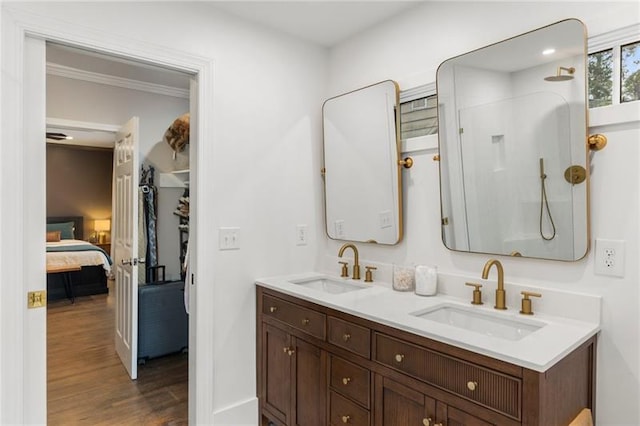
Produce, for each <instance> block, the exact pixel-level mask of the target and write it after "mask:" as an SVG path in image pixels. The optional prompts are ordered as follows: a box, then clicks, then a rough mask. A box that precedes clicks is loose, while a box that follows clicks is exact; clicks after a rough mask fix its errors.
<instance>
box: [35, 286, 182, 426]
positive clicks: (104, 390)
mask: <svg viewBox="0 0 640 426" xmlns="http://www.w3.org/2000/svg"><path fill="white" fill-rule="evenodd" d="M113 309H114V305H113V296H110V295H106V294H102V295H96V296H87V297H78V298H76V302H75V303H74V304H71V303H69V301H66V300H61V301H55V302H50V303H49V305H48V307H47V386H48V388H47V420H48V424H49V425H54V426H55V425H65V426H67V425H150V426H151V425H171V426H174V425H175V426H179V425H186V424H187V419H188V362H189V361H188V355H187V354H176V355H169V356H166V357H161V358H156V359H152V360H148V361H147V362H146V364H143V365H139V366H138V379H137V380H135V381H132V380H130V379H129V376H128V375H127V373H126V371H125V369H124V366H123V365H122V364H121V363H120V359H119V358H118V355H117V354H116V351H115V346H114V321H115V315H114V311H113Z"/></svg>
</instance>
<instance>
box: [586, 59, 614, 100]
mask: <svg viewBox="0 0 640 426" xmlns="http://www.w3.org/2000/svg"><path fill="white" fill-rule="evenodd" d="M612 93H613V49H609V50H604V51H602V52H597V53H592V54H590V55H589V108H597V107H601V106H605V105H611V100H612V97H613V95H612Z"/></svg>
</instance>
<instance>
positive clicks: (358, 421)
mask: <svg viewBox="0 0 640 426" xmlns="http://www.w3.org/2000/svg"><path fill="white" fill-rule="evenodd" d="M329 401H330V405H331V407H330V409H329V412H330V417H329V424H330V425H331V426H340V425H349V426H369V411H368V410H365V409H364V408H362V407H360V406H359V405H358V404H356V403H355V402H352V401H349V400H348V399H347V398H345V397H343V396H341V395H339V394H338V393H336V392H333V391H331V395H330V396H329Z"/></svg>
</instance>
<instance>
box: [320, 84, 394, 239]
mask: <svg viewBox="0 0 640 426" xmlns="http://www.w3.org/2000/svg"><path fill="white" fill-rule="evenodd" d="M398 99H399V90H398V85H397V84H396V83H395V82H393V81H390V80H388V81H383V82H381V83H378V84H374V85H371V86H368V87H365V88H362V89H358V90H355V91H353V92H349V93H345V94H343V95H340V96H336V97H334V98H331V99H328V100H327V101H325V103H324V105H323V107H322V115H323V129H324V167H323V171H324V184H325V185H324V189H325V213H326V214H325V218H326V230H327V235H328V236H329V238H332V239H336V240H349V241H359V242H370V243H378V244H396V243H398V242H399V241H400V240H401V239H402V209H401V206H402V198H401V197H402V191H401V190H400V182H401V181H400V179H401V176H400V165H399V163H398V160H399V155H400V154H399V151H400V148H399V146H400V145H399V139H398V130H397V126H396V123H398V122H399V120H398Z"/></svg>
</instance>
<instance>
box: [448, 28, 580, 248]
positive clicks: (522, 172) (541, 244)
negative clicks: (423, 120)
mask: <svg viewBox="0 0 640 426" xmlns="http://www.w3.org/2000/svg"><path fill="white" fill-rule="evenodd" d="M437 93H438V123H439V128H440V130H439V148H440V177H441V179H440V184H441V202H442V204H441V205H442V219H443V220H442V222H443V225H442V238H443V242H444V244H445V245H446V246H447V247H448V248H449V249H452V250H457V251H470V252H478V253H490V254H503V255H522V256H525V257H536V258H545V259H557V260H577V259H580V258H582V257H583V256H585V255H586V253H587V250H588V241H589V237H588V233H589V232H588V208H587V181H586V180H583V181H582V182H581V183H578V180H577V179H575V175H574V172H575V173H577V170H579V169H582V170H584V171H585V173H584V174H585V175H586V174H587V170H586V169H587V164H586V160H587V153H586V143H585V142H586V37H585V29H584V25H583V24H582V23H581V22H580V21H577V20H575V19H569V20H565V21H561V22H558V23H556V24H552V25H549V26H547V27H544V28H540V29H538V30H535V31H531V32H528V33H526V34H522V35H520V36H517V37H513V38H511V39H509V40H505V41H503V42H500V43H496V44H493V45H490V46H488V47H485V48H482V49H478V50H475V51H473V52H470V53H467V54H464V55H461V56H457V57H455V58H452V59H449V60H447V61H445V62H443V63H442V64H441V65H440V67H439V68H438V73H437ZM573 167H577V168H573ZM566 173H568V176H567V178H565V174H566Z"/></svg>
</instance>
